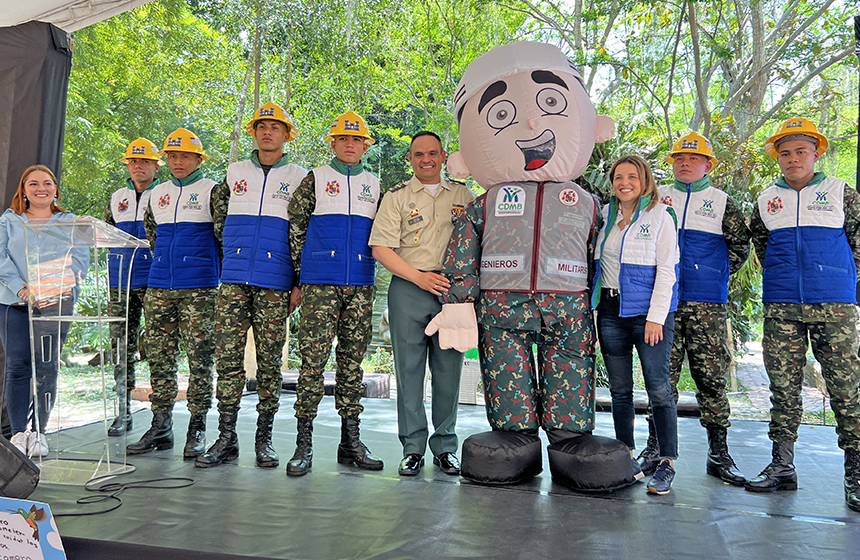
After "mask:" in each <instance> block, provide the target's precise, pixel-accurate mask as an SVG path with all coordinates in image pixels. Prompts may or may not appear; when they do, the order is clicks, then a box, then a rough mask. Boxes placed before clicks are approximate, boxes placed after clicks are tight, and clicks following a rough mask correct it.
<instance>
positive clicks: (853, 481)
mask: <svg viewBox="0 0 860 560" xmlns="http://www.w3.org/2000/svg"><path fill="white" fill-rule="evenodd" d="M845 503H846V504H847V505H848V507H849V508H851V509H852V510H854V511H856V512H860V451H857V450H855V449H846V450H845Z"/></svg>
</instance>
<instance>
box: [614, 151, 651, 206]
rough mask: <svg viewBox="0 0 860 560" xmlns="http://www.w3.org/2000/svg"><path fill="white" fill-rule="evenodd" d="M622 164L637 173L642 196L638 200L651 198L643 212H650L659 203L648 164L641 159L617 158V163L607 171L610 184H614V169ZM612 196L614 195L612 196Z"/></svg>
mask: <svg viewBox="0 0 860 560" xmlns="http://www.w3.org/2000/svg"><path fill="white" fill-rule="evenodd" d="M622 163H630V164H632V165H634V166H635V167H636V170H637V171H639V184H641V185H642V194H641V195H640V196H639V198H642V197H646V196H650V197H651V202H649V203H648V206H647V207H646V208H645V210H651V209H652V208H654V207H655V206H657V202H659V200H658V199H659V197H658V196H657V182H656V181H655V180H654V174H653V173H651V166H650V165H648V162H647V161H645V160H644V159H642V158H641V157H639V156H623V157H621V158H618V161H616V162H615V163H614V164H612V168H611V169H610V170H609V180H610V182H611V183H615V169H616V168H617V167H618V166H619V165H621V164H622ZM613 190H614V189H613ZM613 196H615V195H614V194H613Z"/></svg>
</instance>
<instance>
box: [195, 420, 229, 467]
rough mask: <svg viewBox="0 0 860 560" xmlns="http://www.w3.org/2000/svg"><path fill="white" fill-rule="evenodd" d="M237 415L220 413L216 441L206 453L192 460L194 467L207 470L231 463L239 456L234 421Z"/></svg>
mask: <svg viewBox="0 0 860 560" xmlns="http://www.w3.org/2000/svg"><path fill="white" fill-rule="evenodd" d="M238 417H239V414H238V413H236V412H234V413H233V414H224V413H221V414H220V415H219V416H218V439H216V440H215V443H213V444H212V447H210V448H209V450H208V451H206V453H204V454H202V455H200V456H198V457H197V458H196V459H195V460H194V466H195V467H201V468H204V469H205V468H208V467H215V466H217V465H220V464H221V463H223V462H224V461H232V460H233V459H236V458H237V457H238V456H239V436H237V435H236V419H237V418H238Z"/></svg>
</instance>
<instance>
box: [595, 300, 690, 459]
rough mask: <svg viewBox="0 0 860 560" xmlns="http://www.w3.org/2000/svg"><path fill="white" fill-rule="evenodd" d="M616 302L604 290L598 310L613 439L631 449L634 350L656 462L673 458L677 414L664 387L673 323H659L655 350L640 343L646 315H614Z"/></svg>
mask: <svg viewBox="0 0 860 560" xmlns="http://www.w3.org/2000/svg"><path fill="white" fill-rule="evenodd" d="M618 306H619V298H618V297H617V296H615V297H609V291H608V290H604V291H603V293H602V294H601V297H600V304H599V305H598V306H597V336H598V339H599V340H600V351H601V353H602V354H603V362H604V363H605V364H606V371H607V373H608V374H609V392H610V394H611V395H612V420H613V421H614V423H615V437H616V438H618V439H619V440H620V441H621V442H623V443H625V444H626V445H627V447H629V448H630V449H635V448H636V445H635V443H634V441H633V420H634V418H635V416H636V412H635V410H634V408H633V347H634V346H635V347H636V352H637V353H638V354H639V362H640V363H641V365H642V376H643V377H644V378H645V389H646V390H647V392H648V400H649V401H650V402H651V408H652V409H653V411H654V429H655V430H656V432H657V443H658V444H659V447H660V458H661V459H662V458H669V459H673V460H674V459H677V457H678V412H677V409H676V408H675V399H674V398H673V397H672V388H671V386H670V385H669V356H670V355H671V351H672V337H673V335H674V332H675V319H674V316H673V314H672V313H669V315H667V316H666V322H665V323H664V324H663V340H661V341H660V342H659V343H657V344H655V345H654V346H650V345H648V344H646V343H645V315H637V316H635V317H619V316H618V311H619V309H618Z"/></svg>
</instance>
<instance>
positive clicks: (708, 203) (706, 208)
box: [696, 200, 717, 218]
mask: <svg viewBox="0 0 860 560" xmlns="http://www.w3.org/2000/svg"><path fill="white" fill-rule="evenodd" d="M696 215H697V216H704V217H705V218H716V217H717V215H716V214H714V201H713V200H702V206H701V207H699V209H698V210H696Z"/></svg>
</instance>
